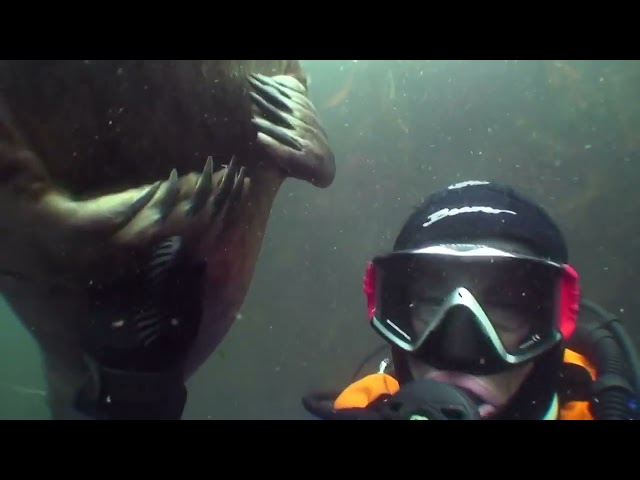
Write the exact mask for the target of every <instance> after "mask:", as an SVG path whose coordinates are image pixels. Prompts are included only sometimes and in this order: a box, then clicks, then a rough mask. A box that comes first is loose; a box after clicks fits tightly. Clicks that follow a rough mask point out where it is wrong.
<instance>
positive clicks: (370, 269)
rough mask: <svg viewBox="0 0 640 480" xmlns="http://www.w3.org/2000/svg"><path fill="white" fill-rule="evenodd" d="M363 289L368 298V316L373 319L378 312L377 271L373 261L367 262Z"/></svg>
mask: <svg viewBox="0 0 640 480" xmlns="http://www.w3.org/2000/svg"><path fill="white" fill-rule="evenodd" d="M362 291H363V292H364V295H365V297H366V299H367V316H368V317H367V318H368V319H369V320H371V319H372V318H373V316H374V315H375V314H376V271H375V267H374V266H373V262H367V268H366V270H365V274H364V281H363V282H362Z"/></svg>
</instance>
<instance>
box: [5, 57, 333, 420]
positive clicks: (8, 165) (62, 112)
mask: <svg viewBox="0 0 640 480" xmlns="http://www.w3.org/2000/svg"><path fill="white" fill-rule="evenodd" d="M306 85H307V81H306V77H305V75H304V73H303V72H302V70H301V67H300V64H299V63H298V62H297V61H290V60H207V61H205V60H201V61H86V60H85V61H3V62H0V225H2V227H0V228H2V235H0V291H1V292H2V294H3V295H4V296H5V298H6V299H7V302H8V304H9V305H10V306H11V308H12V309H13V311H14V312H15V314H16V315H17V317H18V318H19V319H20V320H21V321H22V322H23V324H24V325H25V326H26V327H27V328H28V329H29V331H30V332H31V334H32V335H33V337H34V338H35V339H36V341H37V343H38V345H39V347H40V349H41V352H42V356H43V366H44V369H45V373H46V378H47V382H48V398H49V404H50V407H51V411H52V416H53V418H64V415H65V413H64V412H65V411H67V410H68V407H69V405H70V403H71V402H72V399H73V397H74V395H76V393H77V391H78V389H79V388H80V386H81V384H82V382H83V380H84V379H85V378H86V376H87V375H88V368H89V367H88V366H87V364H86V362H85V358H84V354H85V352H84V351H83V339H82V332H83V331H84V330H85V327H86V324H87V322H88V319H89V317H90V316H91V315H92V310H91V295H90V294H89V293H88V292H89V290H90V287H91V285H94V284H95V283H108V282H109V281H112V280H114V279H117V278H120V277H122V276H126V275H129V274H130V273H131V270H132V268H133V267H132V265H133V264H134V262H132V259H133V258H134V257H135V256H136V255H139V252H140V251H144V250H145V249H148V248H149V246H150V245H152V244H154V242H158V241H161V240H162V239H165V238H168V237H171V236H179V237H180V238H181V239H182V240H183V241H184V243H185V244H186V245H188V248H189V250H190V251H191V252H193V254H194V256H195V257H197V258H199V259H201V260H203V261H204V262H206V272H205V274H204V280H203V300H202V319H201V323H200V326H199V329H198V333H197V335H196V338H195V340H194V342H193V343H192V344H191V346H190V348H189V351H188V354H187V357H186V360H185V363H184V372H183V374H184V377H185V379H186V378H188V377H189V376H190V375H192V374H193V373H194V372H195V371H196V370H197V369H198V368H199V367H200V366H201V365H202V363H203V362H204V361H206V359H207V358H208V357H209V356H210V355H211V353H212V352H213V351H214V350H215V349H216V347H217V346H218V344H219V343H220V342H221V341H222V339H223V338H224V336H225V335H226V334H227V332H228V331H229V329H230V328H231V326H232V324H233V321H234V319H235V318H236V315H237V312H238V310H239V308H240V306H241V305H242V303H243V301H244V298H245V296H246V294H247V291H248V288H249V286H250V284H251V279H252V277H253V273H254V269H255V265H256V261H257V258H258V255H259V252H260V249H261V245H262V241H263V237H264V233H265V229H266V227H267V223H268V219H269V216H270V212H271V208H272V206H273V202H274V200H275V198H276V196H277V193H278V191H279V189H280V187H281V185H282V183H283V182H284V180H285V179H286V178H296V179H300V180H304V181H307V182H309V183H310V184H312V185H314V186H316V187H318V188H326V187H328V186H330V185H331V184H332V182H333V179H334V177H335V157H334V154H333V152H332V150H331V147H330V145H329V141H328V137H327V134H326V132H325V130H324V128H323V127H322V125H321V124H320V122H319V120H318V117H317V114H316V111H315V108H314V106H313V104H312V103H311V101H310V100H309V98H308V95H307V93H308V92H307V86H306Z"/></svg>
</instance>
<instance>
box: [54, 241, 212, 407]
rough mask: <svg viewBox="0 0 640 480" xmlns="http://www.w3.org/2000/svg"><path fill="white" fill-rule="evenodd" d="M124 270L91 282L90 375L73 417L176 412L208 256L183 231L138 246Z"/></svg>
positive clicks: (182, 396)
mask: <svg viewBox="0 0 640 480" xmlns="http://www.w3.org/2000/svg"><path fill="white" fill-rule="evenodd" d="M131 265H132V268H131V270H130V271H127V272H123V274H122V275H120V276H119V277H118V278H117V279H115V280H113V281H111V282H108V283H100V284H97V283H95V284H92V285H91V286H90V299H91V308H90V315H89V319H90V321H89V322H87V326H86V329H85V330H84V331H83V333H82V334H83V338H84V349H85V361H86V363H87V364H88V365H89V367H90V368H89V371H90V375H89V376H88V378H87V381H86V384H85V385H84V387H83V388H82V389H81V390H80V392H78V395H77V398H76V402H75V404H74V406H73V409H72V411H70V412H69V413H68V415H67V419H71V420H179V419H180V418H181V417H182V413H183V410H184V406H185V404H186V400H187V389H186V387H185V380H184V371H183V362H184V360H185V358H186V355H187V353H188V351H189V348H190V347H191V345H192V342H193V341H194V340H195V338H196V336H197V333H198V329H199V326H200V322H201V318H202V298H203V280H204V274H205V269H206V264H205V262H203V261H196V260H195V259H194V257H193V256H192V255H191V254H190V250H189V249H188V248H187V247H186V245H185V243H184V242H183V241H182V239H181V237H170V238H167V239H164V240H162V241H160V242H158V243H157V244H155V245H153V247H152V248H151V249H149V250H144V251H141V252H136V253H135V254H134V258H133V261H132V263H131Z"/></svg>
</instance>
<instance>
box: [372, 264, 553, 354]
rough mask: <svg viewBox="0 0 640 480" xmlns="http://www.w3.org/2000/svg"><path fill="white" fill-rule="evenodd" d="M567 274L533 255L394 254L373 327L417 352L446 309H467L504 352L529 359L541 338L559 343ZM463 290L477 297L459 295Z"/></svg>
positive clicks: (380, 269)
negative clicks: (563, 282)
mask: <svg viewBox="0 0 640 480" xmlns="http://www.w3.org/2000/svg"><path fill="white" fill-rule="evenodd" d="M561 273H562V270H561V268H560V267H559V266H557V265H555V264H552V263H547V262H543V261H537V260H535V259H530V258H518V257H510V256H504V257H500V256H497V257H487V256H456V255H442V254H393V255H391V256H389V257H386V259H379V260H378V261H377V262H376V278H377V282H376V283H377V285H376V295H377V302H376V303H377V306H378V308H379V312H378V315H377V316H376V319H374V322H375V324H376V328H378V330H379V331H381V333H383V335H384V336H386V337H387V338H388V339H389V340H390V341H392V342H394V343H396V344H397V345H398V346H400V347H401V348H404V349H405V350H409V351H411V350H415V349H416V348H417V347H418V346H419V344H420V343H422V342H423V341H424V339H425V337H426V336H428V334H429V332H430V331H432V330H433V329H435V328H436V327H437V326H438V324H439V323H440V322H441V321H443V319H444V318H445V317H446V316H447V315H446V314H447V311H449V310H450V309H451V308H452V307H453V306H455V305H460V304H462V305H464V304H467V307H468V309H469V310H470V311H471V312H473V316H474V317H475V319H476V322H478V323H479V326H480V327H481V329H482V330H483V332H485V334H487V335H493V336H494V337H495V338H494V339H493V340H492V341H493V342H494V343H496V348H497V349H500V350H503V351H504V352H505V354H509V355H515V356H517V355H524V354H526V353H527V351H528V349H530V348H538V346H539V344H540V342H539V340H545V339H547V340H549V341H551V340H553V341H555V338H556V330H557V326H558V314H559V309H558V298H559V295H558V293H559V281H560V275H561ZM461 288H462V289H465V290H466V291H468V292H469V293H470V299H463V300H460V299H457V298H456V297H455V295H454V296H453V297H452V293H453V292H455V291H457V289H461ZM483 323H484V324H486V325H483ZM532 339H534V340H532Z"/></svg>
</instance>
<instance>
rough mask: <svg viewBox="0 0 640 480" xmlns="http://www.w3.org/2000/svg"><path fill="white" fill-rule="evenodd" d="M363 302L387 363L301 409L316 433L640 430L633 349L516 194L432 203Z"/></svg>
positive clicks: (456, 191) (639, 374) (549, 224)
mask: <svg viewBox="0 0 640 480" xmlns="http://www.w3.org/2000/svg"><path fill="white" fill-rule="evenodd" d="M364 293H365V295H366V299H367V308H368V317H369V322H370V325H371V327H372V328H373V329H374V331H375V332H377V334H378V335H380V336H381V337H382V338H383V339H384V340H385V341H386V343H385V344H384V346H385V347H387V346H389V345H390V348H391V359H390V360H387V359H385V361H383V362H382V363H381V366H380V371H379V372H377V373H372V374H370V375H367V376H365V377H364V378H361V379H360V380H355V381H353V383H352V384H351V385H349V386H348V387H347V388H345V389H344V390H343V391H335V392H334V391H330V392H312V393H310V394H308V395H305V396H304V397H303V399H302V402H303V405H304V407H305V409H306V410H307V411H308V412H309V413H311V414H312V415H314V416H315V417H317V418H319V419H327V420H331V419H333V420H368V419H370V420H579V419H584V420H609V419H614V420H635V419H636V418H638V413H637V406H636V402H637V399H638V396H639V393H640V370H639V369H640V363H639V360H638V355H637V352H636V350H635V349H634V347H633V344H632V342H631V341H630V340H629V338H628V336H627V334H626V332H625V331H624V329H623V328H622V326H621V325H620V323H619V321H618V319H617V318H615V316H613V315H611V314H609V313H607V312H605V311H604V310H603V309H601V308H600V307H598V306H597V305H595V304H593V303H591V302H589V301H587V300H581V294H580V290H579V283H578V274H577V272H576V271H575V270H574V269H573V268H572V267H571V266H570V265H569V264H568V249H567V245H566V242H565V239H564V236H563V234H562V233H561V231H560V230H559V228H558V226H557V225H556V224H555V222H554V221H553V219H552V218H551V217H550V216H549V214H548V213H547V212H546V211H545V210H544V209H543V208H542V207H541V206H540V205H538V204H537V203H536V202H534V201H533V200H531V199H530V198H528V197H526V196H525V195H523V194H522V193H520V192H517V191H516V190H514V189H513V188H511V187H509V186H506V185H501V184H496V183H491V182H485V181H469V182H463V183H458V184H455V185H450V186H449V187H447V188H446V189H444V190H442V191H439V192H436V193H433V194H432V195H430V196H428V197H427V198H426V199H425V201H424V202H423V204H422V205H421V206H420V207H419V208H417V209H416V210H415V211H414V212H413V213H412V214H411V215H410V216H409V218H408V219H407V221H406V223H405V224H404V226H403V227H402V229H401V231H400V233H399V235H398V237H397V239H396V241H395V244H394V246H393V249H392V251H391V252H390V253H388V254H386V255H379V256H377V257H375V258H374V259H373V260H372V261H371V262H369V263H368V265H367V269H366V274H365V279H364ZM580 307H582V308H580ZM579 313H580V321H578V314H579ZM586 313H592V314H594V315H593V316H594V317H595V318H594V319H593V320H591V321H588V319H587V318H586V317H584V316H583V314H586ZM374 353H379V352H374Z"/></svg>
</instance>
